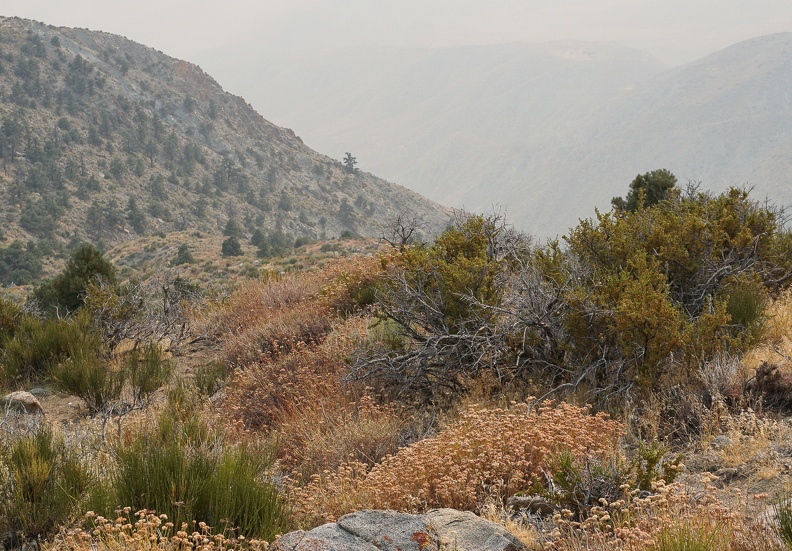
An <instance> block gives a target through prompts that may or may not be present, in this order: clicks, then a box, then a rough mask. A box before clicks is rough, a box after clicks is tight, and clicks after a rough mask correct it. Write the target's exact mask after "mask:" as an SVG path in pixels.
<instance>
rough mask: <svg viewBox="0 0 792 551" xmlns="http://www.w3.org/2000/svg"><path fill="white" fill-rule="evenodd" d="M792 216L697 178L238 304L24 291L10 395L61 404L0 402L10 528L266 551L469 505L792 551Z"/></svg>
mask: <svg viewBox="0 0 792 551" xmlns="http://www.w3.org/2000/svg"><path fill="white" fill-rule="evenodd" d="M781 214H782V213H780V212H778V211H776V210H774V209H772V208H769V207H768V206H767V205H765V204H760V203H756V202H753V201H752V200H751V199H750V197H749V196H748V194H747V193H744V192H742V191H740V190H732V191H730V192H728V193H724V194H722V195H719V196H712V195H709V194H703V193H699V192H698V191H696V190H692V189H690V190H687V191H684V192H683V191H680V190H677V189H672V190H670V191H669V192H668V194H667V195H666V196H665V197H664V198H661V199H659V200H658V201H657V202H656V203H655V204H653V205H648V206H647V205H645V204H643V203H642V202H640V201H639V203H638V205H637V206H636V208H635V209H634V210H618V209H617V210H614V211H611V212H609V213H604V214H600V215H599V218H598V220H597V222H596V223H594V222H592V221H584V222H581V224H580V225H579V226H578V227H576V228H574V229H573V230H572V231H571V232H570V234H569V237H568V238H567V240H566V244H564V245H562V244H560V243H550V244H547V245H543V246H540V245H536V244H534V243H532V242H531V240H530V239H528V238H527V237H526V236H524V235H521V234H519V233H517V232H515V231H513V230H512V229H510V228H509V227H508V226H506V225H505V224H504V223H503V222H502V220H500V219H498V218H497V217H494V216H493V217H482V216H460V217H459V218H458V220H457V221H456V223H455V224H454V226H453V227H451V228H449V229H448V230H446V231H445V232H444V233H443V234H442V235H441V236H440V237H438V238H437V239H436V240H435V241H434V242H433V243H431V244H425V245H412V246H406V247H404V248H402V249H399V248H397V247H392V248H387V249H383V250H380V251H379V252H378V253H377V254H372V255H369V256H363V255H360V256H350V257H347V258H340V259H337V260H335V261H333V262H329V263H327V264H325V265H324V266H320V267H315V268H313V269H311V270H306V271H304V272H299V273H282V274H280V273H269V272H268V274H267V275H266V277H262V278H260V279H255V280H249V281H247V282H244V283H242V284H240V285H239V286H238V287H237V288H236V290H234V291H233V292H232V293H230V294H220V293H218V294H215V295H209V296H207V295H201V294H200V293H194V292H185V293H184V294H180V295H176V296H170V298H168V299H167V300H163V296H162V295H161V294H160V293H161V292H162V291H161V290H157V288H156V287H152V288H151V289H150V290H149V291H148V292H145V293H141V292H140V291H139V290H135V289H132V288H129V287H125V286H118V287H112V286H109V285H107V284H106V283H105V284H102V283H99V284H90V285H89V286H88V287H87V291H86V293H87V296H86V297H85V300H84V304H83V305H82V306H81V307H80V308H79V309H78V310H77V312H76V313H75V314H74V315H73V316H71V317H69V318H57V317H46V316H42V315H39V314H37V313H35V312H33V311H31V310H30V309H29V308H23V307H22V306H20V305H19V304H17V303H14V302H13V301H11V300H8V299H3V300H2V301H0V347H1V349H2V356H1V357H0V367H2V369H0V375H1V376H2V384H3V387H4V388H5V389H8V390H9V391H10V390H22V389H24V390H35V392H36V394H38V396H39V397H40V401H41V405H42V408H43V409H44V411H45V413H46V417H44V418H41V417H38V418H35V417H30V416H29V415H20V414H15V413H13V412H11V411H9V412H8V414H7V415H4V416H3V417H2V418H1V419H2V420H1V421H0V442H2V447H0V464H2V469H0V493H1V494H2V497H3V499H2V501H0V531H2V532H3V534H5V537H6V545H7V547H9V548H16V547H20V546H21V545H22V544H23V543H24V542H26V541H30V540H32V539H37V540H39V541H40V542H41V545H44V546H45V547H46V548H49V549H65V548H69V549H83V550H86V551H87V549H89V548H90V549H96V548H100V549H116V548H122V547H123V548H132V549H143V548H146V549H182V550H183V549H186V548H202V549H248V548H253V549H259V548H265V547H266V545H267V543H265V542H272V541H273V540H275V539H276V538H277V536H278V535H279V534H284V533H285V532H287V531H289V530H291V529H294V528H312V527H314V526H317V525H319V524H321V523H324V522H326V521H328V520H333V519H337V518H338V517H340V516H341V515H343V514H346V513H349V512H352V511H356V510H359V509H362V508H372V507H377V508H391V509H395V510H398V511H403V512H423V511H426V510H428V509H431V508H436V507H453V508H458V509H463V510H467V511H473V512H475V513H477V514H479V515H483V516H486V517H488V518H490V519H493V520H495V521H497V522H500V523H502V524H503V525H504V526H505V527H507V528H508V529H510V530H511V531H512V532H513V533H515V534H516V535H517V536H519V537H520V538H521V540H522V541H523V542H524V543H525V545H526V546H527V547H528V548H531V549H564V550H574V549H603V550H604V549H629V550H638V549H647V550H648V549H679V548H685V547H680V546H681V545H683V544H685V545H690V544H691V542H693V543H694V544H695V545H697V546H698V547H694V548H700V549H728V550H740V551H742V550H746V551H747V550H749V549H776V550H780V549H784V548H785V546H786V545H788V544H787V543H785V542H787V541H789V540H788V537H789V536H788V534H789V530H790V523H789V518H792V515H791V514H790V509H789V501H788V496H789V493H788V489H787V488H788V487H789V484H790V483H792V481H791V480H790V474H789V473H790V472H792V453H790V450H789V444H788V442H789V437H790V435H792V426H790V419H789V417H788V415H789V411H790V409H792V402H791V401H790V400H791V399H792V398H790V396H792V394H791V392H792V362H790V355H789V342H790V338H792V328H790V325H789V319H790V318H792V302H791V301H790V295H789V290H788V289H789V286H788V282H789V278H790V274H792V255H790V254H789V252H790V246H792V240H790V234H789V232H788V230H787V229H785V228H784V226H783V218H782V216H781ZM650 252H651V254H650ZM133 299H134V300H133ZM118 312H123V313H124V315H123V316H120V315H117V313H118ZM146 323H149V324H156V331H154V330H146V329H145V328H146V327H147V325H146ZM122 329H123V332H121V333H119V331H121V330H122ZM119 334H123V335H124V338H123V339H119V338H118V337H117V335H119ZM64 395H68V396H70V398H68V399H69V401H71V402H72V403H73V405H76V406H78V407H77V408H74V407H72V408H70V409H66V410H64V409H63V408H60V409H59V406H58V404H59V403H61V402H60V401H61V400H63V396H64Z"/></svg>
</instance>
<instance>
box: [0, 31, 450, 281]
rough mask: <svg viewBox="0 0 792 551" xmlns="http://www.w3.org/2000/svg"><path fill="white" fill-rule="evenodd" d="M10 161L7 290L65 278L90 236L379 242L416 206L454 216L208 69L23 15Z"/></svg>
mask: <svg viewBox="0 0 792 551" xmlns="http://www.w3.org/2000/svg"><path fill="white" fill-rule="evenodd" d="M350 159H351V160H352V161H351V162H352V164H350ZM0 162H1V163H2V170H0V203H1V204H2V207H0V284H2V285H6V286H8V285H12V284H16V285H19V284H28V283H34V282H38V281H40V279H41V277H42V274H50V275H51V274H53V273H54V272H55V270H56V269H57V268H58V267H59V266H62V263H63V262H64V261H65V259H66V257H67V256H68V253H69V251H70V250H72V249H73V248H74V247H76V246H77V245H79V244H80V243H82V242H86V241H87V242H92V243H94V244H97V245H99V246H100V248H109V247H112V246H114V245H118V244H120V243H125V242H129V241H131V240H135V239H138V238H140V237H145V236H152V235H155V234H170V233H172V232H185V235H186V234H189V233H196V232H200V233H204V234H209V235H220V234H221V233H223V232H226V236H225V237H233V239H236V240H242V241H243V242H245V241H249V240H250V239H251V238H252V237H253V235H256V234H258V235H259V236H260V241H263V242H265V243H266V244H265V247H266V246H271V248H275V249H277V248H281V249H282V248H283V247H284V244H286V245H288V249H289V250H290V249H291V248H293V245H294V243H295V242H296V241H298V240H302V242H303V243H305V242H311V241H316V240H319V239H331V238H337V237H339V236H340V235H342V234H344V235H362V236H372V237H378V236H379V235H380V234H381V233H382V227H383V224H385V223H386V222H387V221H388V220H390V219H393V218H396V217H397V216H398V214H399V213H402V212H411V213H413V214H414V215H415V216H416V217H418V218H419V219H421V220H422V221H423V223H424V228H423V231H424V232H425V233H427V234H431V233H433V232H436V231H438V230H440V229H442V228H443V227H444V226H445V225H446V224H447V222H448V220H449V211H447V210H446V209H443V208H442V207H440V206H439V205H436V204H434V203H432V202H430V201H428V200H425V199H423V198H422V197H421V196H419V195H418V194H416V193H414V192H411V191H408V190H406V189H404V188H402V187H400V186H396V185H393V184H389V183H387V182H385V181H383V180H380V179H378V178H376V177H374V176H372V175H371V174H368V173H366V172H364V171H362V170H360V167H357V166H355V161H354V157H352V155H351V154H349V156H348V158H347V159H346V160H345V162H344V163H342V162H341V161H340V160H334V159H330V158H328V157H325V156H323V155H321V154H319V153H316V152H315V151H312V150H311V149H309V148H308V147H306V146H305V145H304V144H303V143H302V141H301V140H300V138H299V137H297V136H296V135H295V134H294V133H293V132H292V131H291V130H288V129H284V128H280V127H277V126H275V125H273V124H271V123H269V122H267V121H266V120H265V119H264V118H262V117H261V115H259V114H258V113H256V112H255V111H254V110H253V108H252V107H251V106H250V105H248V104H247V103H246V102H245V101H244V100H243V99H242V98H239V97H235V96H232V95H230V94H228V93H226V92H224V91H223V89H222V88H221V87H220V86H219V85H218V84H217V83H216V82H215V81H214V80H213V79H212V78H211V77H210V76H208V75H207V74H205V73H204V72H203V71H202V70H201V69H200V68H199V67H197V66H195V65H192V64H190V63H187V62H185V61H180V60H177V59H173V58H171V57H168V56H167V55H165V54H163V53H161V52H159V51H157V50H154V49H152V48H149V47H146V46H142V45H140V44H136V43H134V42H132V41H129V40H127V39H125V38H123V37H120V36H115V35H111V34H107V33H102V32H92V31H88V30H83V29H68V28H55V27H51V26H47V25H43V24H40V23H36V22H33V21H26V20H22V19H18V18H0ZM229 233H233V234H234V235H233V236H230V235H228V234H229ZM227 247H231V248H226V250H225V253H224V254H231V253H236V252H239V250H238V249H236V248H233V247H232V244H230V245H227ZM218 252H219V248H218ZM267 254H268V253H267V251H266V250H264V252H263V255H264V256H266V255H267ZM53 259H55V260H53Z"/></svg>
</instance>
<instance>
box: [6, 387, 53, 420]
mask: <svg viewBox="0 0 792 551" xmlns="http://www.w3.org/2000/svg"><path fill="white" fill-rule="evenodd" d="M0 406H2V407H3V408H4V409H5V410H7V411H15V412H19V413H31V414H40V415H43V414H44V409H43V408H42V407H41V404H40V403H39V401H38V400H37V399H36V397H35V396H33V395H32V394H31V393H30V392H25V391H24V390H18V391H16V392H12V393H10V394H6V395H5V396H3V397H2V398H0Z"/></svg>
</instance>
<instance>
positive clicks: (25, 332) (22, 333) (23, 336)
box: [0, 313, 101, 387]
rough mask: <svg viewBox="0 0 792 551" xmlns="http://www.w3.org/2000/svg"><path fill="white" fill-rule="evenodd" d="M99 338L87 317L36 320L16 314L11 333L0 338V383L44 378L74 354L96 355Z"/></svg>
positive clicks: (8, 384) (12, 384) (10, 384)
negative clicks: (92, 329)
mask: <svg viewBox="0 0 792 551" xmlns="http://www.w3.org/2000/svg"><path fill="white" fill-rule="evenodd" d="M100 349H101V339H100V338H99V337H98V336H96V334H95V333H94V332H93V331H91V327H90V319H89V317H88V316H86V315H83V314H80V315H78V316H76V317H74V318H72V319H40V318H37V317H35V316H32V315H29V314H23V313H19V314H18V315H17V316H16V327H15V329H14V331H13V334H12V335H10V336H7V337H6V339H2V338H0V352H2V361H0V367H1V369H0V384H2V386H4V387H10V386H14V385H18V384H20V383H22V382H26V381H35V380H40V379H43V378H46V377H47V376H49V374H50V373H51V372H52V370H53V369H55V368H56V367H57V366H58V365H59V364H60V363H62V362H64V361H66V360H68V359H69V358H73V357H75V356H79V355H83V356H85V355H86V354H90V355H92V356H96V354H97V352H98V351H99V350H100Z"/></svg>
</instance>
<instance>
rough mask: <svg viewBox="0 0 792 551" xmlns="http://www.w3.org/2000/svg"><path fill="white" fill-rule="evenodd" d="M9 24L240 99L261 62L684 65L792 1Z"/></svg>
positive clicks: (556, 0)
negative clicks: (84, 40) (426, 56)
mask: <svg viewBox="0 0 792 551" xmlns="http://www.w3.org/2000/svg"><path fill="white" fill-rule="evenodd" d="M2 15H7V16H19V17H25V18H30V19H36V20H39V21H42V22H45V23H49V24H52V25H63V26H70V27H87V28H90V29H92V30H102V31H107V32H112V33H116V34H121V35H124V36H126V37H128V38H131V39H133V40H136V41H138V42H142V43H144V44H146V45H148V46H152V47H155V48H157V49H160V50H162V51H164V52H165V53H167V54H169V55H172V56H175V57H179V58H183V59H187V60H188V61H192V62H194V63H197V64H199V65H201V66H202V67H203V68H204V69H206V70H208V71H209V72H210V73H211V74H213V75H215V76H217V77H219V78H220V80H221V82H222V83H223V84H224V85H225V86H227V87H229V88H230V89H231V91H234V92H236V93H244V90H238V89H235V85H236V80H235V78H234V74H233V72H229V73H230V74H225V73H226V71H224V70H223V69H224V67H228V62H229V61H232V60H233V59H234V58H235V57H238V56H243V57H245V58H246V59H249V58H250V57H251V54H255V53H256V52H266V53H272V52H278V51H294V50H311V49H319V48H321V49H337V48H348V47H353V46H361V45H371V46H400V47H415V46H420V47H437V46H455V45H465V44H493V43H502V42H544V41H549V40H580V41H609V42H616V43H619V44H621V45H625V46H631V47H634V48H637V49H640V50H643V51H645V52H647V53H649V54H651V55H653V56H655V57H657V58H658V59H660V60H661V61H663V62H665V63H667V64H669V65H678V64H681V63H685V62H688V61H692V60H694V59H697V58H699V57H701V56H703V55H706V54H708V53H711V52H714V51H716V50H719V49H721V48H723V47H726V46H728V45H730V44H732V43H735V42H738V41H740V40H745V39H748V38H752V37H755V36H759V35H763V34H769V33H774V32H782V31H789V30H792V2H789V1H788V0H750V1H746V0H697V1H696V2H690V1H689V0H598V1H597V2H590V1H589V0H530V1H526V0H486V1H484V0H400V1H399V2H383V1H381V0H333V1H328V0H265V1H259V0H229V1H225V2H217V1H210V0H165V1H154V0H137V1H136V2H128V1H126V0H124V1H120V0H70V1H69V2H62V1H61V0H5V1H4V2H3V6H2ZM232 66H233V63H232ZM259 107H260V108H262V109H264V110H265V112H264V113H263V114H264V115H265V116H266V106H259Z"/></svg>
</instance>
